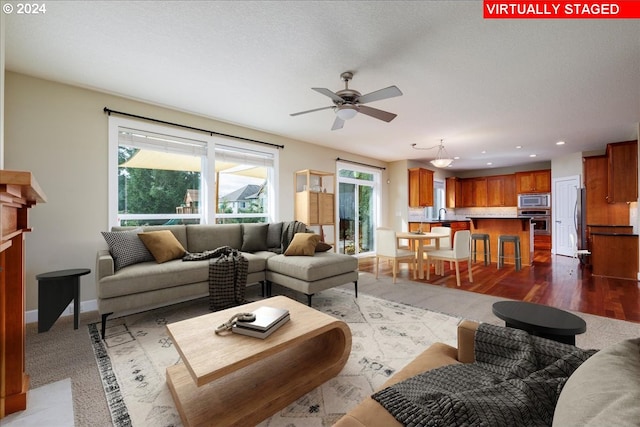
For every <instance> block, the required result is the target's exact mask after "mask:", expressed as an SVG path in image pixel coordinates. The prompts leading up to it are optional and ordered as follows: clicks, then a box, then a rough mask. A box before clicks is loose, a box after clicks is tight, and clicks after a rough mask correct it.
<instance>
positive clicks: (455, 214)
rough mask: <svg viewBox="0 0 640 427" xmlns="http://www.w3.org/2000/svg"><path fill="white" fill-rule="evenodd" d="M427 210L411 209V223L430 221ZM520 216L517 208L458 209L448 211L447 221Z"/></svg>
mask: <svg viewBox="0 0 640 427" xmlns="http://www.w3.org/2000/svg"><path fill="white" fill-rule="evenodd" d="M426 213H427V209H425V208H409V215H408V219H409V222H421V221H429V220H431V219H432V218H427V217H426ZM515 215H518V209H517V208H515V207H506V208H488V207H482V208H457V209H447V213H446V214H445V216H444V217H445V219H448V220H465V219H467V217H468V216H515Z"/></svg>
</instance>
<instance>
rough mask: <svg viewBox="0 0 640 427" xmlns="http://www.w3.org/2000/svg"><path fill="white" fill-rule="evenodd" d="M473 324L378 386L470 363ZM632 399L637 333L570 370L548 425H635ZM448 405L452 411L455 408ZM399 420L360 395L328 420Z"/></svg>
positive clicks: (635, 398)
mask: <svg viewBox="0 0 640 427" xmlns="http://www.w3.org/2000/svg"><path fill="white" fill-rule="evenodd" d="M478 327H479V324H478V323H477V322H473V321H469V320H463V321H462V322H460V324H459V325H458V347H457V348H455V347H452V346H449V345H447V344H444V343H435V344H433V345H431V346H430V347H429V348H428V349H426V350H425V351H424V352H423V353H421V354H420V355H418V356H417V357H416V358H415V359H414V360H413V361H411V362H410V363H409V364H408V365H407V366H405V367H404V368H403V369H401V370H400V371H398V372H397V373H396V374H395V375H393V376H392V377H391V378H390V379H389V380H387V382H386V383H385V384H383V386H382V387H381V388H380V390H383V389H385V388H387V387H389V386H392V385H394V384H397V383H400V382H401V381H403V380H407V379H409V378H412V377H414V376H416V375H418V374H421V373H424V372H427V371H431V370H434V369H436V368H443V367H446V366H450V365H456V364H467V363H473V362H474V361H475V357H476V356H475V346H476V342H475V339H476V332H477V331H478ZM505 329H508V328H505ZM563 345H564V344H563ZM505 346H508V344H505ZM567 346H568V347H572V346H569V345H567ZM456 381H457V380H456ZM638 402H640V338H635V339H628V340H624V341H621V342H619V343H617V344H614V345H611V346H609V347H606V348H604V349H602V350H600V351H598V352H596V353H595V354H594V355H593V356H591V357H590V358H588V359H587V360H586V361H584V363H582V364H581V365H580V366H579V367H578V368H577V369H576V370H575V371H573V373H572V374H571V375H570V376H569V377H568V379H567V380H566V383H564V386H563V387H562V389H561V392H560V395H559V397H558V398H557V403H556V404H555V407H554V410H553V421H552V425H553V426H554V427H555V426H558V427H567V426H575V427H578V426H580V427H584V426H593V427H596V426H603V425H610V426H639V425H640V405H639V404H638ZM452 408H453V409H452V410H453V411H454V412H455V411H456V407H455V406H454V407H452ZM430 422H432V423H429V424H428V425H434V426H435V425H447V424H446V423H445V424H443V423H442V420H435V419H434V420H430ZM454 424H455V423H454ZM401 425H402V424H401V423H400V422H398V421H397V420H396V419H395V418H394V417H393V416H392V415H391V414H390V413H389V412H388V411H387V410H386V409H385V408H384V407H383V406H382V405H381V404H380V403H378V401H376V400H375V399H374V398H373V397H371V396H369V397H367V398H365V399H364V400H363V401H362V402H361V403H360V404H358V405H357V406H356V407H355V408H353V409H352V410H351V411H349V412H348V413H347V414H346V415H344V416H343V417H342V418H340V419H339V420H338V421H337V423H336V424H334V426H335V427H364V426H366V427H394V426H401ZM420 425H422V424H420ZM449 425H450V424H449ZM458 425H459V424H458ZM465 425H479V424H473V423H471V424H465Z"/></svg>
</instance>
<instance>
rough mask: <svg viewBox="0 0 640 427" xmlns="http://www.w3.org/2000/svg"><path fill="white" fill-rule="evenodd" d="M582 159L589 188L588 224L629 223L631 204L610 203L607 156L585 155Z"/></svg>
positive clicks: (587, 187) (585, 180)
mask: <svg viewBox="0 0 640 427" xmlns="http://www.w3.org/2000/svg"><path fill="white" fill-rule="evenodd" d="M582 161H583V168H584V184H585V188H586V189H587V202H586V211H587V217H586V220H587V224H588V225H628V224H629V206H628V205H627V204H626V203H609V202H608V200H607V191H608V184H607V181H608V179H607V173H608V169H607V168H608V159H607V156H591V157H585V158H583V159H582Z"/></svg>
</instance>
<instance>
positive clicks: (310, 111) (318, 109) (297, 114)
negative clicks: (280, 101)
mask: <svg viewBox="0 0 640 427" xmlns="http://www.w3.org/2000/svg"><path fill="white" fill-rule="evenodd" d="M329 108H335V107H334V106H333V105H332V106H331V107H321V108H314V109H313V110H307V111H300V112H299V113H291V114H289V115H290V116H299V115H300V114H307V113H313V112H314V111H320V110H328V109H329Z"/></svg>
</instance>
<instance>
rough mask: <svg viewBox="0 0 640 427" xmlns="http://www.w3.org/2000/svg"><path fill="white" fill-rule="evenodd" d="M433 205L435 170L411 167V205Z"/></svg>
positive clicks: (413, 206) (418, 206)
mask: <svg viewBox="0 0 640 427" xmlns="http://www.w3.org/2000/svg"><path fill="white" fill-rule="evenodd" d="M426 206H433V171H431V170H429V169H423V168H411V169H409V207H411V208H421V207H426Z"/></svg>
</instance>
